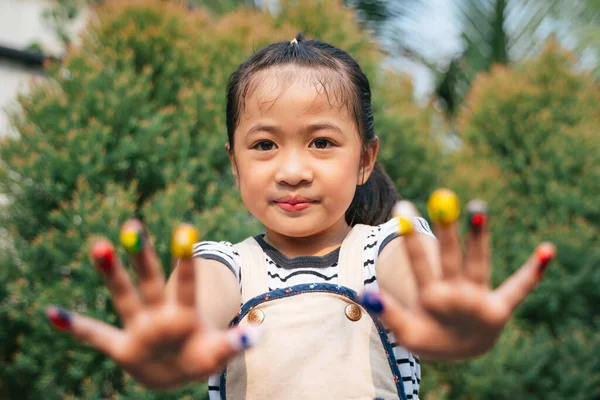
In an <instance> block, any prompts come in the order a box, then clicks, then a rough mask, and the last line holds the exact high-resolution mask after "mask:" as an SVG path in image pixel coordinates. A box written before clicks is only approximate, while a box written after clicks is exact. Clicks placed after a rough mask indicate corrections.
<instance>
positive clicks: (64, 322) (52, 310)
mask: <svg viewBox="0 0 600 400" xmlns="http://www.w3.org/2000/svg"><path fill="white" fill-rule="evenodd" d="M46 318H48V321H50V323H51V324H52V325H53V326H54V327H55V328H56V329H58V330H61V331H64V330H67V329H70V328H71V326H72V319H73V318H72V315H71V313H69V312H68V311H67V310H65V309H63V308H60V307H57V306H50V307H48V308H47V309H46Z"/></svg>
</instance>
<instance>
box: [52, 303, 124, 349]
mask: <svg viewBox="0 0 600 400" xmlns="http://www.w3.org/2000/svg"><path fill="white" fill-rule="evenodd" d="M46 316H47V318H48V320H50V323H52V325H54V327H55V328H57V329H58V330H61V331H64V332H66V333H68V334H70V335H71V336H73V337H75V338H76V339H78V340H81V341H82V342H85V343H88V344H90V345H91V346H93V347H95V348H96V349H98V350H100V351H101V352H103V353H104V354H107V355H108V356H109V357H111V358H115V356H117V349H118V348H119V344H120V343H121V342H122V340H123V338H124V333H123V331H121V330H119V329H117V328H115V327H114V326H112V325H109V324H106V323H104V322H101V321H98V320H95V319H93V318H89V317H86V316H83V315H80V314H77V313H71V312H69V311H67V310H64V309H62V308H59V307H54V306H52V307H49V308H48V309H47V310H46Z"/></svg>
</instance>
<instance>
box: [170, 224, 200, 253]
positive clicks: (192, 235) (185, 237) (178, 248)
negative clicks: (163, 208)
mask: <svg viewBox="0 0 600 400" xmlns="http://www.w3.org/2000/svg"><path fill="white" fill-rule="evenodd" d="M199 241H200V236H199V235H198V231H197V230H196V228H194V227H193V226H192V225H191V224H181V225H179V226H178V227H177V228H175V230H174V231H173V236H172V237H171V254H172V255H173V257H176V258H190V257H192V253H193V246H194V243H198V242H199Z"/></svg>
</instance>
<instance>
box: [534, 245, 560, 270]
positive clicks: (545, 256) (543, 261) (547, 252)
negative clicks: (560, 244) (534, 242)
mask: <svg viewBox="0 0 600 400" xmlns="http://www.w3.org/2000/svg"><path fill="white" fill-rule="evenodd" d="M535 256H536V258H537V260H538V263H539V264H538V276H539V277H541V276H542V275H543V274H544V272H545V271H546V269H547V268H548V265H550V261H552V259H553V258H554V257H556V247H554V245H553V244H552V243H542V244H541V245H539V246H538V248H537V250H536V251H535Z"/></svg>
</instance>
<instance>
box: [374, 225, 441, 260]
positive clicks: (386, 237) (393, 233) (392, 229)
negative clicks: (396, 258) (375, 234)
mask: <svg viewBox="0 0 600 400" xmlns="http://www.w3.org/2000/svg"><path fill="white" fill-rule="evenodd" d="M412 222H413V227H414V229H415V232H419V233H422V234H424V235H428V236H431V237H433V238H435V235H434V234H433V232H432V231H431V228H430V227H429V224H428V223H427V220H426V219H425V218H421V217H414V218H413V221H412ZM379 227H381V230H380V231H379V238H378V240H377V242H378V243H379V249H378V253H377V254H380V253H381V250H383V248H384V247H385V246H386V245H387V244H388V243H389V242H391V241H392V240H393V239H395V238H397V237H398V236H399V235H398V218H397V217H396V218H392V219H390V220H389V221H388V222H386V223H384V224H381V225H379Z"/></svg>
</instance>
